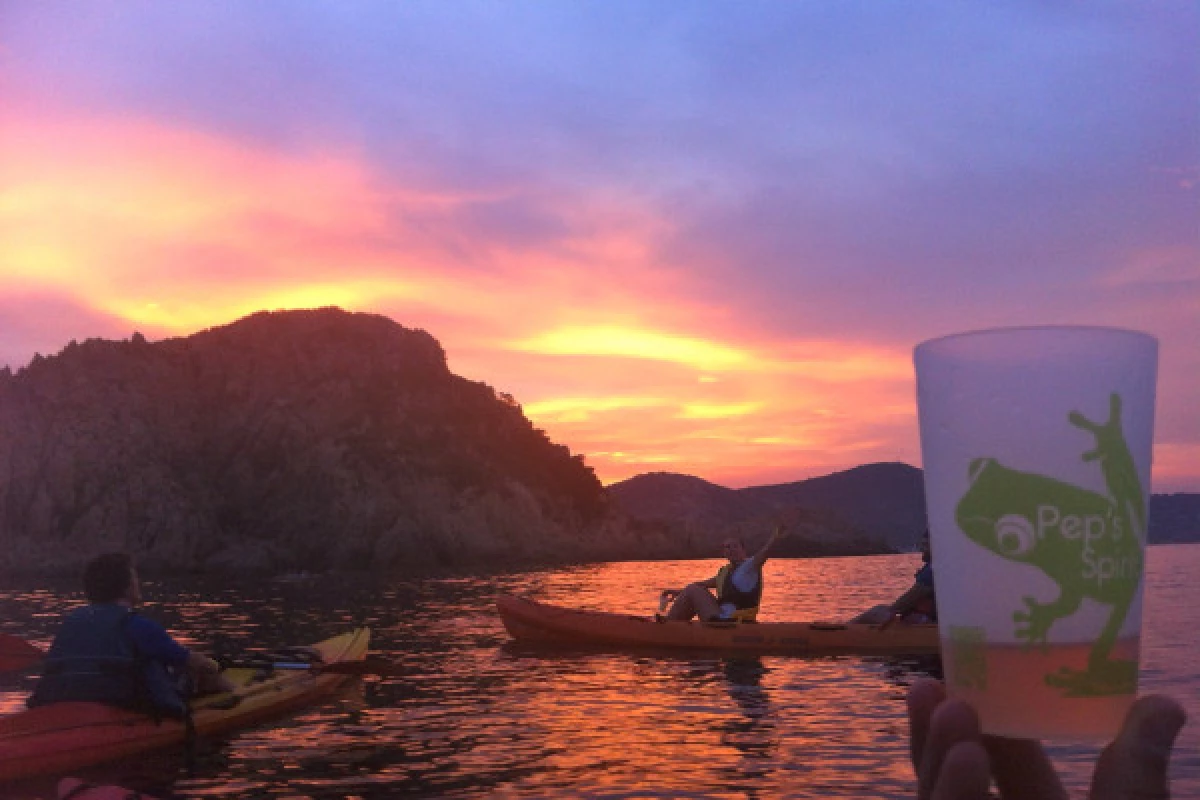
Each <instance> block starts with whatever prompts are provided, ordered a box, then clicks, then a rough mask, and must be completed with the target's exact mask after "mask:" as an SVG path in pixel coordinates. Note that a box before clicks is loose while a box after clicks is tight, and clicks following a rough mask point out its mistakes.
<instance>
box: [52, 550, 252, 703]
mask: <svg viewBox="0 0 1200 800" xmlns="http://www.w3.org/2000/svg"><path fill="white" fill-rule="evenodd" d="M83 587H84V593H85V594H86V596H87V601H88V604H87V605H85V606H82V607H80V608H76V609H74V610H73V611H70V612H68V613H67V615H66V617H65V618H64V619H63V622H62V625H61V627H60V628H59V630H58V633H57V635H56V636H55V638H54V643H53V644H51V645H50V650H49V652H48V653H47V654H46V659H45V663H44V666H43V672H42V677H41V680H39V681H38V684H37V687H36V688H35V689H34V691H33V694H32V696H30V698H29V705H30V706H41V705H47V704H50V703H62V702H71V701H85V702H94V703H106V704H108V705H113V706H119V707H122V708H128V709H132V710H135V711H140V712H143V713H147V714H151V715H154V716H155V717H174V718H181V717H183V716H184V715H185V714H186V712H187V698H186V696H187V695H188V694H205V693H208V692H216V691H230V690H232V688H233V685H232V684H231V683H230V682H229V681H228V680H227V679H226V678H225V677H224V676H223V675H221V674H220V667H219V666H218V665H217V662H215V661H213V660H212V659H211V658H208V657H207V656H205V655H203V654H201V653H197V652H193V651H191V650H189V649H188V648H186V647H184V646H183V645H181V644H179V643H178V642H177V641H175V639H174V638H172V636H171V635H170V634H169V633H167V631H166V630H165V629H164V628H163V627H162V626H161V625H159V624H158V623H157V622H154V621H153V620H151V619H149V618H147V617H144V616H142V615H141V614H139V613H138V611H137V608H138V606H139V605H141V602H142V593H141V586H140V584H139V581H138V574H137V569H136V568H135V567H134V564H133V560H132V559H131V558H130V557H129V556H128V555H127V554H125V553H108V554H105V555H101V556H97V557H96V558H94V559H92V561H90V562H89V563H88V565H87V567H86V568H85V570H84V575H83Z"/></svg>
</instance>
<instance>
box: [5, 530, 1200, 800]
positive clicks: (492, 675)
mask: <svg viewBox="0 0 1200 800" xmlns="http://www.w3.org/2000/svg"><path fill="white" fill-rule="evenodd" d="M719 563H720V562H718V561H716V560H713V561H711V562H697V561H692V562H635V563H619V564H616V563H614V564H601V565H595V566H588V567H579V568H572V569H559V570H553V571H540V572H525V573H517V574H509V575H500V576H488V577H467V578H455V579H439V580H424V581H405V582H402V581H387V580H381V579H363V578H361V577H357V578H348V577H339V578H320V579H314V580H311V581H308V582H305V583H271V582H266V583H262V582H254V583H237V584H231V583H229V582H215V581H212V580H207V581H206V580H189V581H185V582H182V583H180V582H174V581H173V582H171V583H170V584H169V585H168V584H166V583H154V582H149V583H148V585H147V586H146V595H147V600H148V606H147V609H146V613H147V614H150V615H152V616H154V617H156V618H157V619H159V620H160V621H162V622H163V623H164V624H166V625H167V626H168V627H169V628H171V629H172V630H173V631H175V632H176V633H177V634H178V635H179V636H180V637H181V638H182V639H184V640H186V641H188V642H190V643H194V644H197V645H199V646H201V647H202V648H205V649H208V648H210V647H211V646H212V645H213V644H214V643H216V644H219V645H220V646H222V647H224V648H227V649H236V648H237V647H239V646H246V645H250V644H254V645H278V644H295V643H300V642H310V641H315V640H318V639H321V638H324V637H326V636H329V635H332V634H334V633H338V632H340V631H342V630H344V629H346V628H348V627H350V626H352V625H358V624H366V625H370V626H371V627H372V629H373V630H374V634H373V641H372V650H373V651H377V652H380V653H382V654H386V655H388V656H390V657H392V658H394V659H395V660H396V661H398V662H400V663H401V664H402V665H403V667H404V674H403V675H402V676H398V677H394V678H387V679H381V678H364V679H360V680H355V681H353V682H352V683H351V684H350V685H349V686H347V687H346V688H345V689H343V690H341V691H340V692H339V693H338V694H337V695H336V696H334V697H333V698H331V699H330V700H329V701H327V702H325V703H324V704H322V705H320V706H317V707H313V708H311V709H309V710H307V711H304V712H302V713H299V714H296V715H294V716H292V717H289V718H285V719H282V720H280V721H278V722H276V723H273V724H270V725H267V726H264V727H260V728H256V729H253V730H249V731H245V732H242V733H239V734H235V735H231V736H229V737H228V738H222V739H216V740H208V741H206V742H204V744H203V746H202V747H201V749H200V753H199V758H198V761H197V763H196V765H195V769H194V772H193V773H192V774H188V772H187V770H186V769H185V768H184V765H183V762H182V759H181V757H180V755H179V754H178V753H176V752H163V753H158V754H155V755H154V756H152V757H146V758H140V759H137V760H136V761H134V762H131V763H121V764H115V765H109V766H106V767H103V768H98V769H95V770H91V771H86V772H82V773H80V775H81V776H82V777H85V778H89V779H93V780H99V781H105V782H109V781H111V782H117V783H122V784H124V785H127V786H131V787H134V788H138V789H142V790H147V791H153V792H156V793H158V794H160V795H162V796H164V797H166V796H172V797H179V798H289V799H291V798H385V797H402V796H424V797H501V798H503V797H597V798H631V797H714V798H717V797H721V798H724V797H729V798H774V797H795V798H807V797H814V798H815V797H821V798H830V797H854V798H863V797H888V798H892V797H895V798H899V797H911V796H912V794H913V791H912V787H913V781H912V772H911V768H910V766H909V763H908V756H907V723H906V719H905V715H904V695H905V691H906V688H907V686H908V685H909V684H910V683H911V682H912V681H913V680H914V679H915V677H917V676H918V675H920V674H923V670H926V669H929V664H928V662H921V661H919V660H905V659H887V658H864V657H836V658H828V657H827V658H797V657H783V656H770V657H762V658H715V657H699V656H675V657H672V656H663V655H657V654H656V655H648V654H636V653H583V654H581V653H570V654H567V653H556V652H547V651H537V650H528V649H521V648H517V647H515V646H513V645H512V644H511V642H510V640H509V638H508V636H507V634H506V633H505V631H504V628H503V626H502V625H501V624H500V620H499V619H498V617H497V616H496V613H495V609H494V606H493V598H494V596H495V595H496V594H497V593H499V592H522V593H529V594H532V595H534V596H537V597H540V598H542V599H545V600H548V601H552V602H561V603H563V604H569V605H574V606H580V607H586V608H595V609H609V610H616V611H624V612H633V613H651V612H653V610H654V608H655V606H656V603H657V594H658V588H659V587H661V586H671V585H681V584H683V583H686V582H688V581H690V580H694V579H697V578H703V577H707V576H708V575H709V574H711V573H712V572H714V571H715V569H716V567H717V566H718V565H719ZM916 566H917V561H916V557H915V556H878V557H869V558H843V559H812V560H790V559H777V560H774V561H770V562H768V564H767V568H766V573H765V575H766V588H767V593H768V595H767V601H766V604H765V609H764V612H763V614H762V617H763V618H764V619H775V620H784V619H793V620H804V619H844V618H846V617H849V616H850V615H852V614H853V613H855V612H857V611H858V610H860V609H863V608H866V607H869V606H871V605H873V604H875V603H877V602H884V601H887V600H889V599H891V598H892V597H893V596H894V595H895V594H897V593H898V592H899V591H902V590H903V589H904V588H906V587H907V586H908V584H909V582H910V580H911V576H912V573H913V570H914V569H915V568H916ZM1197 574H1200V545H1173V546H1161V547H1155V548H1152V549H1151V551H1150V555H1149V557H1148V572H1147V575H1148V578H1147V580H1148V584H1147V585H1148V599H1147V608H1146V619H1145V621H1144V650H1143V653H1144V658H1143V661H1144V664H1143V671H1142V685H1143V689H1144V691H1155V692H1165V693H1169V694H1171V695H1173V696H1175V697H1176V698H1178V699H1179V700H1180V701H1181V702H1183V703H1184V704H1185V706H1187V708H1188V711H1189V714H1190V715H1191V719H1192V720H1193V722H1192V723H1190V724H1189V725H1188V727H1187V728H1185V729H1184V732H1183V733H1182V735H1181V737H1180V741H1179V743H1178V746H1177V748H1176V752H1175V756H1174V758H1173V760H1172V765H1171V769H1172V776H1173V780H1174V787H1175V791H1176V796H1179V797H1188V796H1192V797H1195V796H1200V755H1198V753H1200V747H1198V746H1200V724H1197V722H1198V721H1200V640H1198V639H1197V636H1196V631H1197V630H1200V584H1198V583H1197V582H1196V580H1195V577H1194V576H1196V575H1197ZM78 602H79V596H78V594H77V593H76V592H75V591H74V587H70V586H44V585H43V586H33V585H22V586H14V585H9V586H4V587H0V629H3V630H4V631H6V632H10V633H18V634H21V635H24V636H27V637H28V638H30V639H32V640H33V641H35V642H37V643H39V644H43V645H45V644H48V643H49V640H50V638H51V636H52V635H53V630H54V628H55V626H56V624H57V620H58V618H59V615H60V614H61V612H62V611H63V610H64V609H66V608H69V607H71V606H73V605H75V604H76V603H78ZM30 686H31V680H30V679H28V678H19V677H12V676H10V677H8V678H4V679H0V713H12V712H14V711H16V710H18V709H19V708H21V707H22V704H23V700H24V696H25V695H26V694H27V693H28V691H29V688H30ZM1051 754H1052V756H1053V758H1054V760H1055V763H1056V764H1057V765H1058V766H1059V768H1060V771H1061V772H1062V774H1063V775H1064V776H1065V778H1066V780H1067V782H1068V784H1069V785H1070V787H1071V788H1072V790H1073V791H1075V792H1076V793H1082V792H1083V791H1084V790H1085V788H1086V785H1087V781H1088V778H1089V775H1090V770H1091V764H1092V763H1093V761H1094V759H1095V755H1096V750H1095V749H1094V748H1090V747H1078V746H1071V747H1068V746H1057V747H1053V748H1051ZM48 785H52V782H51V783H49V784H48V783H46V782H41V783H33V784H26V785H21V786H9V787H0V797H4V798H29V797H38V796H44V795H45V792H46V791H47V786H48Z"/></svg>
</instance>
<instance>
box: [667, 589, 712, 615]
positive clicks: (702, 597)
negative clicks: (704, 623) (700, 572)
mask: <svg viewBox="0 0 1200 800" xmlns="http://www.w3.org/2000/svg"><path fill="white" fill-rule="evenodd" d="M720 614H721V609H720V607H719V606H717V598H715V597H713V595H712V592H710V591H709V590H708V589H707V588H706V587H705V586H704V584H701V583H692V584H689V585H688V586H687V588H685V589H684V590H683V591H682V592H680V593H679V596H678V597H676V598H675V602H674V603H673V604H672V605H671V610H670V611H668V612H667V619H682V620H689V619H691V618H692V617H699V618H700V619H704V620H708V619H712V618H714V617H718V616H720Z"/></svg>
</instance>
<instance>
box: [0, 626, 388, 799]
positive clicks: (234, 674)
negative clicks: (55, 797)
mask: <svg viewBox="0 0 1200 800" xmlns="http://www.w3.org/2000/svg"><path fill="white" fill-rule="evenodd" d="M369 641H370V629H368V628H358V629H355V630H353V631H350V632H348V633H344V634H341V635H340V636H335V637H332V638H330V639H327V640H325V641H323V642H319V643H318V644H317V645H315V647H317V648H318V649H319V651H320V653H321V657H322V660H323V661H324V662H325V663H338V662H343V661H358V660H362V659H363V658H364V657H365V656H366V652H367V646H368V643H369ZM261 672H262V671H261V670H256V669H252V668H234V669H230V670H226V672H225V674H226V675H227V677H229V679H230V680H231V681H233V682H234V684H235V685H237V687H238V688H237V689H236V690H235V691H233V692H223V693H219V694H212V695H205V696H204V697H200V698H197V699H196V700H194V701H193V703H192V720H193V724H194V727H195V730H196V733H198V734H201V735H206V734H215V733H222V732H225V731H229V730H233V729H237V728H245V727H249V726H252V725H255V724H257V723H259V722H262V721H264V720H267V719H270V718H272V717H277V716H279V715H281V714H284V713H286V712H288V711H291V710H294V709H296V708H299V707H302V706H305V705H309V704H310V703H312V702H314V701H315V700H317V699H318V698H319V697H321V696H323V695H325V694H328V693H329V692H331V691H333V690H334V689H335V688H337V686H339V685H340V684H342V683H343V682H344V681H345V680H346V679H347V678H349V677H350V676H349V675H346V674H340V673H335V672H329V673H319V674H316V673H314V672H312V671H310V670H283V671H279V672H276V673H273V674H272V675H269V676H265V677H264V676H262V675H261ZM235 698H236V699H235ZM231 700H232V701H233V704H232V706H230V707H228V708H225V707H223V706H225V705H226V704H228V703H230V701H231ZM185 736H186V729H185V726H184V724H183V722H182V721H180V720H175V719H162V720H160V721H158V722H156V721H155V720H154V719H152V718H151V717H149V716H146V715H144V714H139V713H137V712H135V711H129V710H126V709H120V708H115V707H113V706H107V705H104V704H101V703H54V704H52V705H47V706H39V707H38V708H33V709H29V710H28V711H22V712H18V713H16V714H10V715H7V716H5V717H0V782H3V781H7V780H17V779H21V778H29V777H35V776H38V775H46V774H53V773H56V772H57V773H62V772H69V771H71V770H74V769H77V768H80V767H87V766H92V765H94V764H99V763H103V762H105V761H111V760H114V759H117V758H123V757H126V756H131V755H136V754H137V753H142V752H146V751H149V750H155V749H159V748H163V747H169V746H172V745H178V744H180V743H182V742H183V741H184V738H185Z"/></svg>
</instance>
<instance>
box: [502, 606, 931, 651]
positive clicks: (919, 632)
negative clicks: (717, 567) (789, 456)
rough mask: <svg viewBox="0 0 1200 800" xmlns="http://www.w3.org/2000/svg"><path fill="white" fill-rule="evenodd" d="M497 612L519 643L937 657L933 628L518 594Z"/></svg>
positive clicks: (928, 626)
mask: <svg viewBox="0 0 1200 800" xmlns="http://www.w3.org/2000/svg"><path fill="white" fill-rule="evenodd" d="M496 608H497V610H498V612H499V613H500V618H501V621H502V622H503V623H504V627H505V628H506V629H507V630H508V632H509V634H510V635H511V636H512V637H513V638H514V639H515V640H517V641H518V642H522V643H531V644H543V645H573V646H585V647H621V648H635V647H644V648H669V649H691V650H726V651H734V652H745V653H778V654H784V655H825V654H831V655H832V654H884V655H909V654H911V655H923V654H932V653H937V652H938V633H937V626H936V625H905V624H897V625H891V626H889V627H887V628H882V627H881V626H879V625H871V624H861V623H840V622H734V621H724V620H722V621H719V622H715V623H711V622H701V621H689V622H685V621H682V620H664V619H661V618H658V619H656V618H654V617H650V616H645V617H639V616H635V615H630V614H622V613H612V612H605V611H593V610H589V609H578V608H568V607H564V606H557V605H551V604H549V603H543V602H540V601H537V600H533V599H531V598H529V597H523V596H519V595H507V594H506V595H500V596H498V597H497V598H496Z"/></svg>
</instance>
